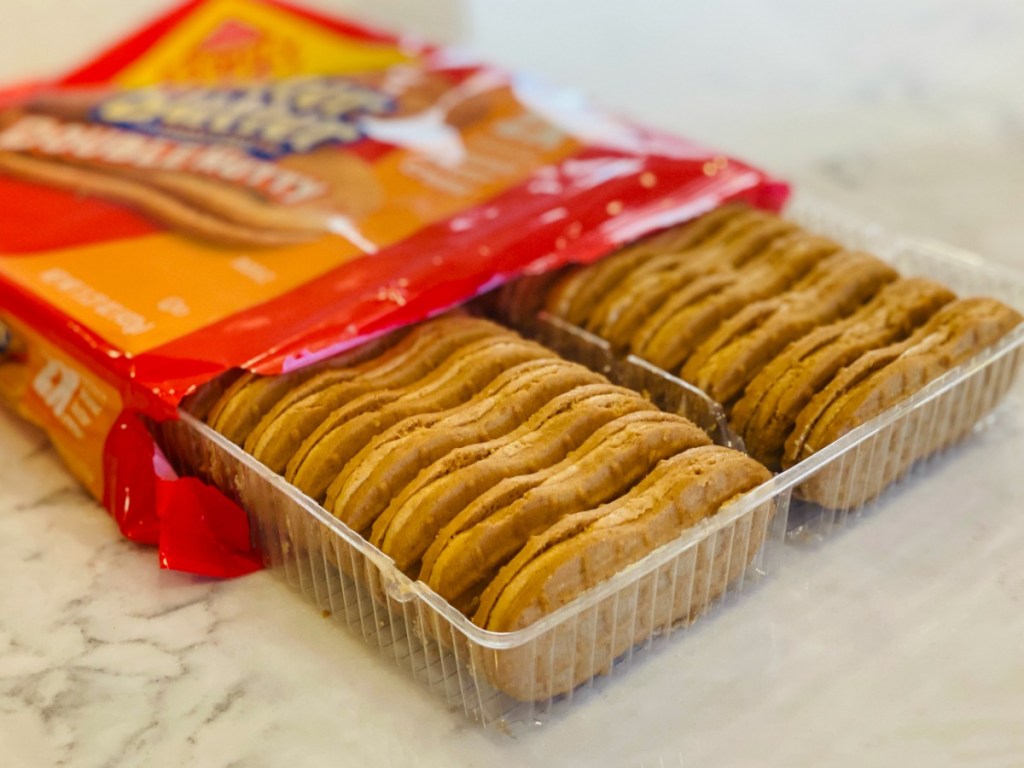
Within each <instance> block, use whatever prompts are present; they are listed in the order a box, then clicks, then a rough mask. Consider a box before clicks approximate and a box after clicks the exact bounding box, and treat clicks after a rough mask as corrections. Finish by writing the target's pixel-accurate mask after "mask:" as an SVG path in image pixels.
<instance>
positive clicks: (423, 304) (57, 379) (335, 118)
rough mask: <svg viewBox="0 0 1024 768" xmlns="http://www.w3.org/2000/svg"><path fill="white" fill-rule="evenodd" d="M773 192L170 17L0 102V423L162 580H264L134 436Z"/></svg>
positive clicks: (508, 86)
mask: <svg viewBox="0 0 1024 768" xmlns="http://www.w3.org/2000/svg"><path fill="white" fill-rule="evenodd" d="M786 194H787V188H786V186H785V185H784V184H782V183H780V182H778V181H776V180H774V179H772V178H770V177H768V176H767V175H766V174H764V173H763V172H761V171H759V170H757V169H755V168H752V167H750V166H749V165H746V164H744V163H742V162H739V161H737V160H734V159H731V158H727V157H724V156H722V155H720V154H718V153H716V152H713V151H710V150H708V149H705V148H702V147H698V146H696V145H694V144H692V143H690V142H687V141H685V140H682V139H678V138H675V137H672V136H668V135H664V134H662V133H659V132H655V131H651V130H647V129H644V128H641V127H638V126H636V125H633V124H631V123H629V122H626V121H623V120H621V119H618V118H615V117H612V116H610V115H608V114H606V113H603V112H600V111H598V110H595V109H594V108H592V107H591V106H590V105H589V104H587V103H586V102H585V101H584V100H582V99H580V98H579V97H578V96H577V95H576V94H574V93H572V92H568V91H565V90H561V89H556V88H552V87H550V86H547V85H545V84H543V83H541V82H539V81H538V80H536V79H535V78H531V77H528V76H522V75H517V74H512V73H508V72H504V71H501V70H499V69H495V68H493V67H490V66H487V65H485V64H482V63H480V62H478V61H475V60H473V59H471V58H469V57H468V56H467V55H466V54H465V53H456V52H453V51H451V50H448V49H445V48H438V47H434V46H430V45H425V44H422V43H419V42H414V41H411V40H407V39H404V38H401V37H396V36H392V35H387V34H384V33H380V32H377V31H373V30H369V29H366V28H364V27H362V26H359V25H357V24H353V23H351V22H348V21H344V20H340V19H335V18H328V17H325V16H323V15H320V14H315V13H312V12H310V11H307V10H304V9H301V8H298V7H295V6H291V5H286V4H284V3H280V2H273V1H271V0H264V1H263V2H255V1H245V0H197V1H196V2H190V3H187V4H185V5H182V6H180V7H178V8H176V9H174V10H172V11H171V12H170V13H168V14H167V15H165V16H164V17H162V18H160V19H158V20H156V21H154V22H153V23H152V24H150V25H148V26H146V27H145V28H143V29H141V30H139V31H137V32H136V33H135V34H133V35H132V36H130V37H129V38H127V39H125V40H124V41H123V42H121V43H119V44H117V45H115V46H114V47H113V48H111V49H110V50H108V51H106V52H105V53H103V54H102V55H100V56H99V57H98V58H96V59H94V60H93V61H91V62H89V63H87V64H86V65H85V66H83V67H81V68H80V69H78V70H76V71H74V72H72V73H71V74H69V75H67V76H66V77H64V78H63V79H61V80H59V81H55V82H47V83H42V84H38V85H32V86H23V87H20V88H17V89H11V90H9V91H7V92H5V93H4V94H3V95H2V96H0V201H2V202H3V205H2V206H0V398H3V399H5V400H6V401H8V402H9V403H11V404H12V406H13V407H14V408H15V409H17V411H18V412H20V413H21V414H22V415H24V416H25V417H27V418H29V419H30V420H32V421H34V422H35V423H37V424H39V425H40V426H42V428H43V429H45V430H46V431H47V433H48V434H49V436H50V438H51V439H52V440H53V442H54V444H55V445H56V446H57V449H58V450H59V451H60V453H61V455H62V456H63V458H64V459H65V461H66V462H67V463H68V465H69V467H70V469H71V470H72V471H73V472H74V473H75V474H76V475H77V476H78V477H79V478H80V479H81V480H82V482H83V483H84V484H85V485H86V486H87V487H88V488H89V490H90V491H91V492H92V493H93V494H94V495H95V496H96V497H97V498H99V499H102V501H103V503H104V505H105V506H106V507H107V509H108V510H110V512H111V513H112V514H113V515H114V517H115V519H116V520H117V522H118V524H119V526H120V528H121V530H122V532H123V533H124V534H125V535H126V536H127V537H129V538H131V539H132V540H134V541H139V542H145V543H149V544H157V545H158V546H159V550H160V562H161V565H162V566H164V567H167V568H175V569H180V570H185V571H191V572H194V573H200V574H207V575H215V576H232V575H238V574H241V573H245V572H247V571H250V570H253V569H255V568H257V567H259V555H258V553H256V552H253V551H252V549H251V545H250V542H249V537H248V527H247V523H246V518H245V515H244V513H243V512H242V510H240V509H238V508H237V506H235V505H234V504H233V502H231V501H230V500H228V499H227V498H225V497H224V496H222V495H221V494H220V493H219V492H218V491H216V490H214V489H212V488H210V487H207V486H205V485H203V484H202V483H200V482H199V481H197V480H195V479H186V478H177V477H175V476H174V473H173V470H172V469H171V468H170V467H169V466H168V465H167V463H166V461H165V460H164V459H163V457H162V456H161V455H160V452H159V450H158V449H157V448H156V446H155V444H154V442H153V439H152V437H151V436H150V433H149V431H148V429H147V426H146V420H157V421H159V420H163V419H173V418H175V417H176V413H177V411H176V408H177V405H178V403H179V402H180V401H181V399H182V398H183V397H185V396H186V395H188V394H189V393H191V392H193V391H194V390H195V389H196V388H197V387H199V386H200V385H202V384H204V383H205V382H208V381H210V380H211V379H213V378H214V377H216V376H218V375H220V374H221V373H224V372H225V371H227V370H230V369H233V368H245V369H248V370H252V371H255V372H258V373H266V374H271V373H276V372H280V371H285V370H290V369H294V368H297V367H300V366H303V365H306V364H309V363H311V362H314V361H316V360H319V359H322V358H324V357H326V356H329V355H331V354H334V353H337V352H339V351H341V350H343V349H345V348H347V347H350V346H352V345H355V344H358V343H359V342H361V341H363V340H365V339H367V338H368V337H370V336H373V335H375V334H378V333H381V332H384V331H387V330H389V329H391V328H394V327H397V326H400V325H403V324H407V323H411V322H415V321H417V320H420V319H423V318H425V317H428V316H430V315H433V314H436V313H438V312H441V311H443V310H445V309H447V308H450V307H452V306H454V305H456V304H459V303H461V302H464V301H466V300H468V299H470V298H472V297H474V296H476V295H478V294H480V293H481V292H484V291H487V290H489V289H491V288H493V287H495V286H497V285H499V284H501V283H503V282H504V281H507V280H509V279H511V278H514V277H516V276H518V275H520V274H523V273H537V272H543V271H546V270H551V269H556V268H558V267H560V266H562V265H564V264H567V263H570V262H587V261H592V260H594V259H597V258H600V257H601V256H602V255H604V254H606V253H608V252H609V251H611V250H613V249H615V248H616V247H618V246H620V245H622V244H624V243H626V242H629V241H632V240H635V239H636V238H639V237H642V236H644V235H646V234H648V233H650V232H652V231H655V230H657V229H661V228H664V227H666V226H670V225H673V224H677V223H679V222H681V221H684V220H686V219H689V218H691V217H693V216H695V215H698V214H699V213H702V212H704V211H706V210H708V209H710V208H713V207H715V206H717V205H719V204H721V203H722V202H724V201H726V200H735V199H743V200H746V201H747V202H749V203H751V204H754V205H757V206H761V207H766V208H770V209H777V208H778V207H780V206H781V205H782V203H783V201H784V199H785V197H786Z"/></svg>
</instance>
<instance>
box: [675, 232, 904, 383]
mask: <svg viewBox="0 0 1024 768" xmlns="http://www.w3.org/2000/svg"><path fill="white" fill-rule="evenodd" d="M896 277H897V274H896V271H895V270H893V269H892V267H889V266H888V265H886V264H885V263H883V262H881V261H879V260H878V259H876V258H875V257H874V256H870V255H868V254H866V253H850V252H846V251H841V252H839V253H836V254H834V255H833V256H830V257H828V258H826V259H825V260H824V261H822V262H819V263H818V265H817V266H816V267H815V268H814V269H812V270H811V272H810V273H809V274H808V275H807V276H806V277H805V278H804V279H803V280H801V281H800V282H798V283H797V284H796V285H795V286H794V287H793V289H792V290H791V291H787V292H786V293H783V294H781V295H779V296H776V297H773V298H771V299H764V300H762V301H758V302H755V303H754V304H751V305H749V306H747V307H745V308H744V309H743V310H741V311H740V312H738V313H737V314H736V315H734V316H733V317H732V318H730V319H729V320H727V321H726V322H724V323H723V324H722V325H721V326H720V327H719V329H718V330H717V331H715V332H714V333H713V334H711V336H709V337H708V339H707V340H706V341H705V342H704V343H703V344H701V345H700V347H698V349H697V351H696V352H694V354H693V355H692V356H691V357H690V359H689V360H688V361H687V362H686V364H685V365H684V366H683V368H682V374H681V375H682V377H683V378H684V379H686V380H687V381H689V382H691V383H692V384H695V385H696V386H698V387H700V388H701V389H703V390H704V391H705V392H707V393H708V394H709V395H710V396H711V397H713V398H714V399H715V400H718V401H719V402H720V403H729V402H730V401H732V400H733V399H735V398H736V397H737V396H739V395H740V394H741V393H742V392H743V388H744V387H745V386H746V385H747V383H748V382H749V381H750V380H751V379H752V378H753V377H754V376H756V375H757V373H758V371H760V370H761V368H763V367H764V366H765V365H767V364H768V363H769V362H770V361H771V360H772V358H774V357H775V355H777V354H778V353H779V352H781V351H782V350H783V349H784V348H785V347H786V345H787V344H789V343H790V342H793V341H795V340H796V339H798V338H800V337H801V336H803V335H804V334H806V333H808V332H809V331H811V330H812V329H814V328H815V327H817V326H819V325H821V324H823V323H829V322H831V321H833V320H836V319H838V318H840V317H843V316H844V315H848V314H850V313H851V312H853V311H854V310H855V309H856V308H857V307H859V306H860V305H861V304H863V303H864V302H865V301H867V300H869V299H870V298H871V297H872V296H874V294H875V293H877V292H878V290H879V289H880V288H881V287H882V286H883V285H885V284H886V283H889V282H892V281H893V280H895V279H896Z"/></svg>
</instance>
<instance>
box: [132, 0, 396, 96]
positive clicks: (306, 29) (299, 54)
mask: <svg viewBox="0 0 1024 768" xmlns="http://www.w3.org/2000/svg"><path fill="white" fill-rule="evenodd" d="M408 60H409V57H408V56H407V55H406V54H405V53H403V52H402V51H400V50H399V49H398V48H395V47H394V46H391V45H387V44H383V43H375V42H372V41H366V40H360V39H356V38H351V37H346V36H344V35H342V34H341V33H339V32H336V31H334V30H330V29H326V28H325V27H322V26H320V25H318V24H316V23H315V22H313V21H310V20H306V19H303V18H300V17H297V16H293V15H291V14H289V13H287V12H286V11H283V10H280V9H278V8H275V7H273V6H271V5H263V4H257V3H252V2H247V1H246V0H212V1H211V2H208V3H206V4H204V5H202V6H200V7H199V8H198V9H197V10H196V11H195V12H194V13H192V14H191V15H190V16H189V17H188V18H186V19H185V20H184V21H182V22H181V23H180V24H179V25H178V26H177V27H175V28H174V29H173V30H172V31H171V32H169V33H168V34H167V35H165V36H164V37H163V38H162V39H161V40H160V41H159V42H157V43H156V45H154V46H153V47H152V49H150V50H149V51H147V52H146V53H145V54H144V55H143V56H142V57H140V58H139V59H138V60H137V61H135V62H134V63H132V64H131V65H129V66H128V67H127V68H126V69H125V70H124V71H123V72H122V73H121V74H120V75H119V76H118V78H117V83H118V84H119V85H122V86H127V87H137V86H143V85H151V84H154V83H161V82H162V83H196V84H199V83H217V82H219V83H223V82H238V81H242V80H278V79H281V78H285V77H294V76H295V75H302V74H345V73H350V72H360V71H366V70H373V69H381V68H384V67H388V66H391V65H393V64H397V63H400V62H403V61H408Z"/></svg>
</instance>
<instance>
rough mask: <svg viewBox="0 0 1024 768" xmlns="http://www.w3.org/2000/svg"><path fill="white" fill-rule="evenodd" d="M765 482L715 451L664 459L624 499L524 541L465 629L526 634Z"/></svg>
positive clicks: (746, 462)
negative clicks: (472, 625) (524, 630)
mask: <svg viewBox="0 0 1024 768" xmlns="http://www.w3.org/2000/svg"><path fill="white" fill-rule="evenodd" d="M770 477H771V474H770V473H769V472H768V471H767V470H766V469H765V468H764V467H762V466H761V465H760V464H758V463H757V462H756V461H754V460H753V459H751V458H749V457H747V456H744V455H743V454H741V453H739V452H738V451H734V450H731V449H728V448H722V447H720V446H706V447H701V448H693V449H692V450H688V451H686V452H684V453H681V454H679V455H677V456H674V457H671V458H669V459H666V460H665V461H663V462H661V464H659V465H658V467H657V468H655V470H654V471H653V472H652V473H651V474H650V475H648V477H647V478H646V479H645V480H644V481H643V482H641V483H640V484H638V485H637V486H636V487H635V488H634V489H633V490H631V491H630V492H629V493H627V494H625V495H623V496H621V497H620V498H618V499H615V500H614V501H612V502H609V503H607V504H604V505H602V506H598V507H596V508H595V509H590V510H581V511H579V512H575V513H573V514H571V515H566V516H564V517H562V519H560V520H559V521H557V522H556V523H555V524H554V525H552V526H550V527H548V528H547V529H546V530H544V531H542V532H540V533H538V534H536V535H534V536H532V537H531V538H530V539H529V541H528V543H527V544H526V545H525V546H524V547H523V548H522V549H520V551H519V552H518V554H517V555H516V556H515V557H514V558H512V559H511V560H510V561H509V563H508V564H507V565H506V566H505V567H504V568H503V569H502V570H501V572H500V573H499V574H498V576H497V577H496V578H495V579H494V580H493V581H492V582H491V583H490V585H489V586H488V587H487V589H486V590H485V592H484V594H483V596H482V597H481V600H480V605H479V608H478V609H477V611H476V614H475V615H474V617H473V621H474V622H475V623H476V624H478V625H479V626H481V627H484V628H486V629H490V630H493V631H497V632H508V631H514V630H516V629H520V628H522V627H525V626H529V625H530V624H532V623H534V622H535V621H537V620H538V619H540V618H542V617H543V616H545V615H547V614H549V613H551V612H552V611H554V610H557V609H558V608H560V607H561V606H563V605H566V604H567V603H569V602H571V601H572V600H573V599H575V598H576V597H578V596H579V595H580V594H582V593H583V592H584V591H586V590H587V589H591V588H593V587H595V586H597V585H598V584H599V583H601V582H602V581H604V580H606V579H608V578H609V577H611V576H612V575H614V574H615V573H617V572H618V571H620V570H622V569H623V568H625V567H626V566H627V565H629V564H630V563H633V562H636V561H637V560H639V559H641V558H642V557H643V556H644V555H646V554H648V553H650V552H652V551H654V550H655V549H657V548H658V547H659V546H661V545H663V544H666V543H668V542H669V541H672V540H673V539H675V538H677V537H678V536H679V535H680V534H681V533H682V532H683V531H684V530H685V529H687V528H690V527H692V526H693V525H695V524H696V523H698V522H699V521H700V520H702V519H704V518H706V517H709V516H711V515H713V514H715V513H716V512H718V510H719V509H721V507H722V506H723V505H724V504H726V503H728V502H729V501H731V500H733V499H735V498H736V497H738V496H740V495H742V494H743V493H746V492H748V491H750V490H753V489H754V488H756V487H757V486H758V485H760V484H761V483H764V482H766V481H767V480H768V479H769V478H770Z"/></svg>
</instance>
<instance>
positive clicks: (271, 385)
mask: <svg viewBox="0 0 1024 768" xmlns="http://www.w3.org/2000/svg"><path fill="white" fill-rule="evenodd" d="M402 335H403V334H402V333H399V334H388V335H387V336H385V337H382V338H380V339H375V340H372V341H368V342H366V343H365V344H360V345H359V346H358V347H356V348H354V349H352V350H349V351H347V352H343V353H341V354H338V355H333V356H332V357H330V358H328V359H327V360H324V361H321V362H319V363H314V364H313V365H310V366H307V367H306V368H302V369H300V370H298V371H293V372H290V373H283V374H280V375H278V376H261V375H260V374H258V373H252V372H251V371H245V372H240V374H239V375H238V376H237V377H236V378H235V379H234V380H232V381H231V382H230V383H229V384H228V386H227V387H226V388H225V389H224V390H223V392H222V393H221V394H220V396H219V397H218V399H217V401H216V402H215V403H213V404H212V406H211V407H210V408H209V411H208V412H207V413H206V414H205V415H200V414H199V413H196V412H195V411H193V414H194V415H196V416H199V417H200V418H203V419H204V420H205V421H206V422H207V423H208V424H209V425H210V426H211V427H213V428H214V429H216V430H217V431H218V432H220V433H221V434H222V435H224V436H225V437H226V438H228V440H230V441H231V442H233V443H235V445H243V444H244V443H245V442H246V439H247V438H248V437H249V435H250V434H252V431H253V430H254V429H255V428H256V425H257V424H259V422H260V420H261V419H262V418H263V417H264V416H265V415H266V414H267V412H269V411H270V410H271V409H272V408H273V407H274V406H275V405H276V404H277V403H278V402H280V401H281V399H282V398H283V397H285V396H286V395H287V394H288V393H289V392H291V391H293V390H294V389H295V388H297V387H299V386H300V385H302V384H303V383H304V382H306V381H308V380H309V379H311V378H313V377H314V376H316V375H317V374H319V373H320V372H322V371H325V370H333V369H338V368H341V369H350V368H351V367H352V366H356V365H359V364H360V363H362V362H364V361H367V360H370V359H372V358H375V357H377V356H378V355H380V354H382V353H383V352H384V351H385V350H386V349H387V348H388V347H389V346H391V345H392V344H394V343H396V342H398V340H399V339H401V338H402ZM250 453H251V451H250Z"/></svg>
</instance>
